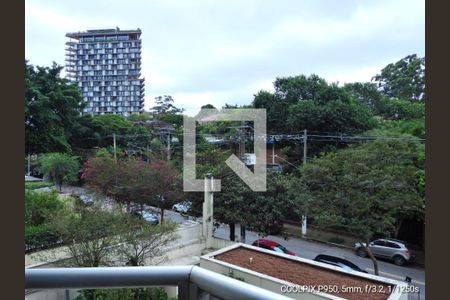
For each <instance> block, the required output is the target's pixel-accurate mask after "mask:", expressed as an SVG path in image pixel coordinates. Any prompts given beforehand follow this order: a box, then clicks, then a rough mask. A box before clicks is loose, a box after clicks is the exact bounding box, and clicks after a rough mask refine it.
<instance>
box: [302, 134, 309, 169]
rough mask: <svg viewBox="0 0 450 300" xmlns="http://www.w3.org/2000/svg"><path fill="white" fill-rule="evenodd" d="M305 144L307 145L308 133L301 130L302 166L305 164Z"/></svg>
mask: <svg viewBox="0 0 450 300" xmlns="http://www.w3.org/2000/svg"><path fill="white" fill-rule="evenodd" d="M307 143H308V132H307V130H306V129H305V130H303V164H305V163H306V152H307Z"/></svg>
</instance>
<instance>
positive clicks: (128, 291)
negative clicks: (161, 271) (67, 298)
mask: <svg viewBox="0 0 450 300" xmlns="http://www.w3.org/2000/svg"><path fill="white" fill-rule="evenodd" d="M91 299H95V300H104V299H105V300H106V299H118V300H119V299H120V300H136V299H137V300H168V297H167V293H166V291H165V290H164V289H163V288H160V287H157V288H137V289H133V288H122V289H95V290H93V289H89V290H82V291H81V293H80V295H79V296H78V297H77V298H75V300H91Z"/></svg>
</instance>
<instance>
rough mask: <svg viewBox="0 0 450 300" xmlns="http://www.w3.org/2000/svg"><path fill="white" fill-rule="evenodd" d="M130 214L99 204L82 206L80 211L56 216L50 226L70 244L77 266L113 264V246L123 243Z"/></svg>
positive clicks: (71, 253) (72, 256) (66, 243)
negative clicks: (110, 209)
mask: <svg viewBox="0 0 450 300" xmlns="http://www.w3.org/2000/svg"><path fill="white" fill-rule="evenodd" d="M126 218H127V216H126V215H124V214H123V213H122V212H120V211H114V210H113V211H105V210H103V209H102V208H101V207H99V206H93V207H80V208H79V209H78V212H77V213H72V212H70V211H67V212H66V213H64V214H60V215H58V216H53V218H52V221H51V223H50V226H51V228H52V230H53V231H54V232H57V233H58V234H59V236H60V237H61V239H62V240H63V241H64V244H65V245H66V246H67V251H68V254H70V257H71V258H72V260H71V262H70V263H73V264H74V265H75V266H78V267H99V266H108V265H112V264H113V263H114V262H115V259H113V257H112V254H113V249H112V247H113V246H114V245H116V244H118V243H120V242H121V239H120V233H121V230H123V228H124V227H123V224H124V223H125V222H126Z"/></svg>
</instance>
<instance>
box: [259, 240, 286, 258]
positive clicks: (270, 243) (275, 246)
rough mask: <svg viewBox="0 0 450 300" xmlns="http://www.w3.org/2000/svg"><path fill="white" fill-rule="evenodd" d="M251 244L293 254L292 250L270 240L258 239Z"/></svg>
mask: <svg viewBox="0 0 450 300" xmlns="http://www.w3.org/2000/svg"><path fill="white" fill-rule="evenodd" d="M252 245H253V246H256V247H260V248H263V249H268V250H272V251H276V252H281V253H285V254H289V255H295V253H294V252H292V251H289V250H288V249H286V248H285V247H284V246H282V245H281V244H279V243H277V242H274V241H271V240H265V239H259V240H256V241H254V242H253V244H252Z"/></svg>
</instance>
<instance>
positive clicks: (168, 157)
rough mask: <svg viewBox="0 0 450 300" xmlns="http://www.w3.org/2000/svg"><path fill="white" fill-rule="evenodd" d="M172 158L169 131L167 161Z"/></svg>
mask: <svg viewBox="0 0 450 300" xmlns="http://www.w3.org/2000/svg"><path fill="white" fill-rule="evenodd" d="M169 160H170V132H168V133H167V161H169Z"/></svg>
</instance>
